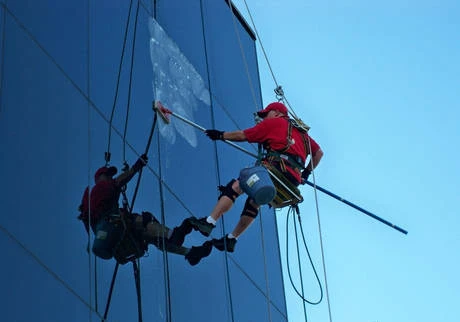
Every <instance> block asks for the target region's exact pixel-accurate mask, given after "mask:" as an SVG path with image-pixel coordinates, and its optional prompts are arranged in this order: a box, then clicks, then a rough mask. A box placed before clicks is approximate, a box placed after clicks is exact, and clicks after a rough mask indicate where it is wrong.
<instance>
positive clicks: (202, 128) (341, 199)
mask: <svg viewBox="0 0 460 322" xmlns="http://www.w3.org/2000/svg"><path fill="white" fill-rule="evenodd" d="M169 113H170V114H171V115H172V116H174V117H177V118H178V119H180V120H182V121H183V122H185V123H187V124H189V125H191V126H193V127H195V128H197V129H199V130H201V131H202V132H204V131H206V129H205V128H204V127H202V126H200V125H198V124H196V123H194V122H192V121H190V120H188V119H186V118H185V117H182V116H180V115H178V114H176V113H174V112H170V111H169ZM224 142H225V143H227V144H229V145H231V146H233V147H234V148H236V149H238V150H240V151H242V152H244V153H246V154H248V155H250V156H253V157H254V158H257V155H256V154H255V153H251V152H249V151H248V150H246V149H243V148H242V147H240V146H239V145H237V144H235V143H233V142H230V141H227V140H224ZM306 183H307V184H308V185H309V186H311V187H313V188H316V189H318V190H319V191H321V192H323V193H325V194H327V195H329V196H331V197H333V198H334V199H337V200H339V201H341V202H343V203H344V204H346V205H348V206H350V207H352V208H355V209H356V210H359V211H360V212H362V213H364V214H366V215H368V216H370V217H372V218H374V219H375V220H378V221H380V222H381V223H383V224H385V225H387V226H389V227H391V228H393V229H396V230H397V231H399V232H401V233H403V234H405V235H407V230H404V229H402V228H400V227H398V226H396V225H394V224H392V223H390V222H389V221H387V220H385V219H383V218H380V217H378V216H376V215H374V214H373V213H371V212H369V211H367V210H366V209H363V208H361V207H359V206H357V205H355V204H354V203H351V202H349V201H348V200H345V199H343V198H342V197H339V196H338V195H336V194H334V193H332V192H330V191H328V190H326V189H324V188H321V187H320V186H318V185H315V184H313V183H311V182H309V181H306Z"/></svg>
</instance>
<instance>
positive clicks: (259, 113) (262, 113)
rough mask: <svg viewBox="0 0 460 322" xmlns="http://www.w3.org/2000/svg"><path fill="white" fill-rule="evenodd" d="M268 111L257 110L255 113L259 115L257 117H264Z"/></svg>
mask: <svg viewBox="0 0 460 322" xmlns="http://www.w3.org/2000/svg"><path fill="white" fill-rule="evenodd" d="M267 114H268V112H265V111H260V112H257V115H259V117H262V118H263V117H265V116H267Z"/></svg>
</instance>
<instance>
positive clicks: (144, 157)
mask: <svg viewBox="0 0 460 322" xmlns="http://www.w3.org/2000/svg"><path fill="white" fill-rule="evenodd" d="M148 161H149V158H148V157H147V155H146V154H145V153H144V154H142V155H141V156H140V157H139V159H137V161H136V163H134V165H133V169H134V171H136V172H137V171H139V170H140V169H142V168H143V167H144V166H145V165H146V164H147V162H148Z"/></svg>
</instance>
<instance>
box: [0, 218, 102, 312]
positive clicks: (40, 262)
mask: <svg viewBox="0 0 460 322" xmlns="http://www.w3.org/2000/svg"><path fill="white" fill-rule="evenodd" d="M0 230H1V231H3V233H4V234H5V235H6V236H8V237H9V238H10V239H11V240H12V241H13V242H14V243H16V244H17V245H18V246H19V247H21V248H22V249H23V250H24V252H26V254H27V255H29V256H30V257H31V258H32V259H34V260H35V261H36V262H37V263H38V264H39V265H40V266H41V267H42V268H43V269H44V270H45V271H46V272H47V273H48V274H49V275H51V276H52V277H53V278H54V279H55V280H56V281H57V282H58V283H60V284H61V285H62V286H64V287H65V288H66V289H67V290H68V291H69V292H70V293H71V294H72V295H73V296H74V297H75V298H77V299H78V300H79V301H80V302H81V303H82V304H83V305H85V306H86V307H87V308H89V309H90V310H91V312H93V313H95V314H96V315H98V316H99V317H101V318H102V316H101V315H100V314H99V312H97V311H96V310H95V309H94V308H93V307H92V306H91V303H88V302H86V301H85V299H84V298H83V297H81V296H80V295H79V294H78V293H77V291H75V290H74V289H73V288H72V287H71V286H70V285H69V284H67V283H66V282H65V281H64V280H63V279H62V278H61V277H60V276H59V275H58V274H57V273H56V272H54V271H53V270H52V269H51V268H50V267H48V266H47V265H46V264H45V263H44V262H43V261H42V260H41V259H40V258H39V257H38V256H37V255H35V254H34V253H33V252H32V251H31V250H29V249H28V248H27V247H26V246H25V245H24V244H23V243H21V242H20V241H19V239H17V238H16V236H14V235H13V233H11V232H10V231H9V230H8V229H6V228H5V227H3V226H2V225H0Z"/></svg>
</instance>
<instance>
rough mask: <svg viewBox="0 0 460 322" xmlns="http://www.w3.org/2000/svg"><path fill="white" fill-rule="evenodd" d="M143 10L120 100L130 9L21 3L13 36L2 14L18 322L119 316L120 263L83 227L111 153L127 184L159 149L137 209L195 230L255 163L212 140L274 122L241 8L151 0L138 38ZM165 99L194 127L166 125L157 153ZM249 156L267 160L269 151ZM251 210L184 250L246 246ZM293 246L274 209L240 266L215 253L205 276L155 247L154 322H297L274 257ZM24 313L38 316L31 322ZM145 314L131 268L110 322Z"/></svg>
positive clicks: (8, 228)
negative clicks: (157, 104)
mask: <svg viewBox="0 0 460 322" xmlns="http://www.w3.org/2000/svg"><path fill="white" fill-rule="evenodd" d="M3 3H5V1H2V4H3ZM133 3H134V4H133V8H132V12H131V14H130V25H129V29H128V31H127V42H126V48H125V53H124V58H123V61H122V69H121V73H120V83H119V87H118V92H117V80H118V73H119V67H120V61H121V56H122V48H123V41H124V34H125V27H126V21H127V18H128V9H129V2H125V3H123V4H118V3H117V4H114V2H113V1H112V2H111V1H90V2H85V4H84V5H83V6H77V7H75V6H72V5H71V4H69V3H67V2H65V3H61V2H59V3H56V2H55V1H41V2H40V3H35V2H30V1H24V0H18V1H14V2H8V10H10V11H11V13H12V14H10V13H9V12H7V13H6V14H5V17H6V19H5V25H3V12H4V10H3V7H1V8H2V9H1V11H0V16H1V17H2V19H1V20H0V25H1V27H0V35H1V36H0V37H1V38H0V41H1V43H2V44H3V43H4V44H5V47H4V48H3V49H2V51H1V59H2V61H3V64H2V66H3V70H1V75H2V79H1V84H2V88H1V100H2V101H1V110H0V113H1V114H0V116H1V117H0V144H1V146H2V148H3V150H2V151H3V155H4V157H3V158H2V159H1V161H0V162H1V164H0V176H1V177H2V178H3V179H4V186H5V187H7V188H8V193H7V198H5V200H4V202H3V204H2V206H3V209H4V213H5V214H8V215H5V216H1V217H0V228H1V231H0V245H1V246H2V247H3V249H4V252H5V253H6V258H7V259H8V265H3V266H2V268H1V269H0V276H2V277H0V283H1V285H4V286H5V288H6V289H7V290H9V291H8V294H11V296H9V297H8V298H7V299H6V306H5V308H6V309H5V310H4V311H3V312H2V314H3V315H2V316H6V317H7V318H6V320H14V321H30V320H31V319H32V317H33V319H35V320H50V321H61V320H67V319H68V316H69V313H70V314H71V316H72V317H73V318H74V317H75V319H76V320H79V321H85V320H99V319H101V317H102V316H103V314H104V310H105V306H106V301H107V299H108V296H109V291H110V283H111V280H112V277H113V274H114V268H115V262H114V260H101V259H97V260H95V257H94V256H92V255H90V254H89V253H88V252H87V247H88V241H90V243H92V239H93V237H94V236H93V235H92V234H91V236H90V239H88V237H87V234H86V233H85V230H84V228H83V225H82V223H81V222H79V221H78V220H77V219H76V217H77V215H78V214H79V212H78V210H77V208H78V206H79V204H80V202H81V197H82V193H83V191H84V189H85V188H86V187H87V186H90V187H93V186H94V177H93V176H94V172H95V171H96V169H98V168H99V167H100V166H102V165H104V164H105V159H104V153H105V152H107V151H109V152H110V153H111V159H110V164H111V165H113V166H116V167H117V168H118V173H119V174H120V173H121V172H122V168H123V165H124V161H126V162H127V163H128V164H129V165H133V163H134V162H135V161H136V159H137V158H138V156H139V155H140V154H142V153H143V152H145V151H146V148H147V146H148V144H150V145H149V150H148V156H149V162H148V166H147V167H145V168H144V170H143V172H142V176H141V180H140V182H139V189H138V190H136V189H135V187H136V182H137V177H134V178H133V180H132V181H131V182H130V183H129V184H128V185H127V190H126V194H127V198H128V201H129V203H130V204H131V203H132V201H133V198H134V196H136V198H135V203H134V207H133V211H134V212H135V213H141V212H142V211H149V212H151V213H152V214H153V215H154V216H155V217H156V218H157V219H158V220H159V221H161V222H162V223H165V224H166V225H167V226H168V227H170V228H171V229H172V228H174V227H175V226H178V225H180V224H181V222H182V221H183V220H184V219H185V218H187V217H190V216H195V217H198V218H201V217H204V216H208V214H209V213H210V211H211V210H212V209H213V207H214V205H215V203H216V200H217V198H218V196H219V192H218V190H217V189H216V187H217V186H218V185H225V184H227V182H228V181H229V180H230V179H231V178H236V177H237V176H238V173H239V171H240V169H241V168H243V167H245V166H250V165H252V164H253V163H254V161H255V159H254V157H253V156H249V155H247V154H245V153H244V152H241V151H239V150H236V149H235V148H234V147H231V146H229V145H227V144H225V143H223V142H216V143H215V144H214V143H213V142H212V141H210V140H209V139H208V138H207V137H206V135H205V134H204V133H203V132H202V128H206V129H207V128H212V127H215V128H218V129H222V130H234V129H238V128H239V129H244V128H247V127H250V126H253V124H254V120H253V118H252V113H253V112H254V111H255V110H256V109H258V108H261V97H260V89H259V87H258V86H259V85H258V84H259V79H258V71H257V64H256V56H255V46H254V40H253V39H252V38H251V37H250V36H249V35H248V33H247V30H245V28H243V27H242V26H241V23H240V21H238V20H234V18H233V15H232V12H231V11H230V9H229V7H228V5H227V4H226V2H225V1H209V0H208V1H199V0H193V1H192V0H191V1H185V2H184V1H179V0H174V1H147V0H143V1H141V6H140V8H139V13H138V17H137V24H136V2H135V1H134V2H133ZM88 4H89V5H90V7H89V8H88V7H87V5H88ZM154 4H156V8H154V7H153V6H154ZM202 13H203V15H202ZM152 14H155V16H156V21H158V23H156V22H155V20H153V17H152ZM13 15H14V16H13ZM44 22H46V23H44ZM135 26H137V30H136V37H135V38H134V27H135ZM203 26H204V27H205V31H203ZM235 26H236V28H237V30H238V34H239V36H240V37H239V40H238V38H237V37H236V35H235ZM88 28H89V32H88ZM161 30H162V31H161ZM160 31H161V32H160ZM3 37H4V38H3ZM134 39H135V47H134V48H135V51H134V52H135V54H134V65H133V68H132V73H131V66H130V64H131V59H132V51H131V50H132V48H133V47H132V46H133V44H134ZM155 41H157V42H158V43H159V44H160V45H162V46H163V47H161V46H155ZM240 45H241V46H242V47H243V52H244V59H243V56H242V51H241V46H240ZM162 50H163V51H162ZM88 54H89V57H88ZM88 64H89V65H88ZM248 73H249V75H250V79H251V80H252V85H249V84H250V83H249V81H248ZM131 76H132V80H131V81H132V83H131V86H130V77H131ZM130 88H131V92H129V89H130ZM116 95H117V96H116ZM115 97H116V104H115V110H114V114H113V120H112V122H110V119H111V114H112V109H113V106H114V101H115ZM155 99H159V100H161V101H162V102H163V103H164V105H165V107H167V108H168V109H170V110H171V111H172V112H174V113H175V114H176V116H181V117H185V120H184V119H182V120H181V119H179V118H178V117H176V116H175V115H170V116H169V119H170V123H169V124H166V123H165V122H164V121H163V120H162V119H161V118H158V119H157V121H156V124H155V125H156V126H155V128H154V132H153V136H152V140H151V141H149V135H150V133H151V132H150V131H151V129H152V125H153V124H154V115H155V114H154V110H153V109H152V102H153V101H154V100H155ZM128 102H129V104H128ZM128 108H129V109H128ZM125 126H126V127H125ZM201 127H202V128H201ZM109 138H110V145H109ZM239 145H240V146H242V147H243V148H244V149H247V150H248V151H250V152H251V153H253V154H254V153H255V154H256V153H257V148H256V147H255V146H253V145H250V144H247V143H241V144H239ZM136 191H137V192H136ZM244 201H245V196H242V197H241V198H238V199H237V201H236V203H235V206H234V207H233V208H232V210H231V211H229V213H228V214H226V215H225V216H224V218H223V220H220V221H219V223H218V225H217V227H216V229H214V230H213V232H212V234H211V236H210V237H208V238H206V237H204V236H202V235H201V234H200V233H199V232H197V231H192V233H191V234H189V235H188V236H187V237H186V239H185V243H184V245H185V246H186V247H192V246H199V245H201V244H202V243H204V242H205V241H206V240H210V239H211V238H220V237H221V236H223V234H224V233H227V232H230V231H231V230H232V229H233V227H234V225H235V223H236V222H237V221H238V219H239V217H240V213H241V210H242V208H243V204H244ZM262 229H263V230H262ZM262 232H263V234H262ZM89 246H91V244H90V245H89ZM277 247H278V241H277V234H276V225H275V217H274V216H273V213H272V211H271V210H269V209H268V208H266V207H265V208H264V209H263V212H262V215H261V216H260V217H259V218H257V219H256V221H255V222H254V224H253V225H252V227H250V228H249V229H248V231H247V232H246V233H245V234H244V235H242V236H241V238H240V239H239V241H238V244H237V247H236V251H235V252H234V253H232V254H231V255H229V254H226V253H224V252H220V251H218V250H217V249H215V248H214V249H213V250H212V252H211V254H210V255H209V256H208V257H206V258H203V259H202V260H201V262H200V263H199V264H198V265H196V266H190V265H189V263H188V262H187V261H186V260H184V257H183V256H182V255H177V254H169V253H164V252H162V251H159V250H158V249H157V248H156V247H155V246H152V245H151V246H149V248H148V253H147V254H146V256H145V257H143V258H141V260H140V275H141V298H142V313H143V317H144V320H154V321H174V322H181V321H240V320H264V321H265V320H269V319H271V321H285V320H286V319H285V316H286V314H285V302H284V290H283V287H282V277H281V276H282V275H281V265H280V263H279V252H278V251H277V252H273V251H268V250H272V249H276V248H277ZM56 299H59V308H57V307H56V303H57V302H56ZM22 303H28V309H27V310H18V309H17V308H18V307H20V304H22ZM90 307H91V308H93V310H95V311H94V312H91V311H90ZM137 310H138V301H137V296H136V288H135V283H134V274H133V267H132V264H131V263H128V264H126V265H120V267H119V269H118V273H117V276H116V282H115V285H114V291H113V295H112V299H111V303H110V307H109V312H108V320H115V321H118V320H119V321H132V320H135V319H136V315H137Z"/></svg>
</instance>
